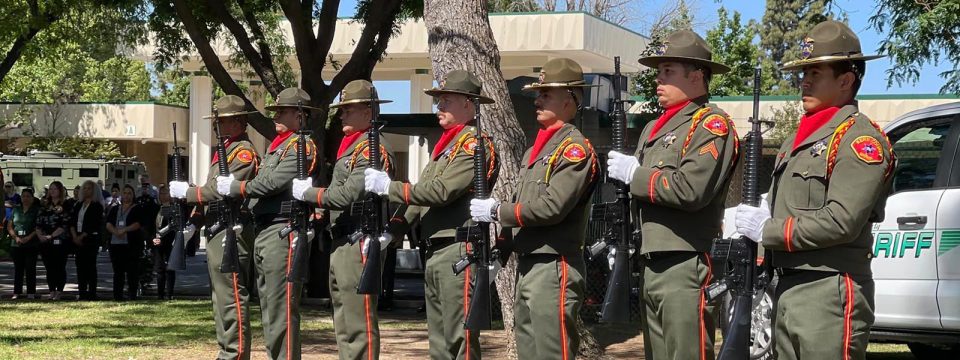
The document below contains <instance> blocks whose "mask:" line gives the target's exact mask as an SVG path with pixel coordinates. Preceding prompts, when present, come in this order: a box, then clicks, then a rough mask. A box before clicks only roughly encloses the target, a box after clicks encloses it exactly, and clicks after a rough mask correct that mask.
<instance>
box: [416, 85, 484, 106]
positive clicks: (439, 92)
mask: <svg viewBox="0 0 960 360" xmlns="http://www.w3.org/2000/svg"><path fill="white" fill-rule="evenodd" d="M423 93H424V94H427V95H430V96H433V97H437V96H440V95H443V94H454V95H463V96H466V97H467V98H469V99H479V100H480V103H481V104H493V103H495V102H496V101H493V99H491V98H488V97H486V96H483V95H477V94H473V93H468V92H466V91H457V90H442V89H437V88H433V89H424V90H423Z"/></svg>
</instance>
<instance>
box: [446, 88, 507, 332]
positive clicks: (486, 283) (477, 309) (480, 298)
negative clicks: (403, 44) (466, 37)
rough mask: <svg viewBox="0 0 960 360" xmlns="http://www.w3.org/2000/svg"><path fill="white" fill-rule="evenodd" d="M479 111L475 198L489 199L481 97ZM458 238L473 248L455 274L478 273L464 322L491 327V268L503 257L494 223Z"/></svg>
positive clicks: (471, 229) (471, 327) (476, 118)
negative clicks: (495, 245) (492, 237)
mask: <svg viewBox="0 0 960 360" xmlns="http://www.w3.org/2000/svg"><path fill="white" fill-rule="evenodd" d="M473 107H474V109H475V114H474V115H473V122H474V126H476V128H477V134H476V139H477V143H476V148H475V149H476V150H474V152H473V190H474V194H475V195H474V197H475V198H477V199H487V198H489V197H490V190H489V189H488V187H487V170H488V169H487V147H486V144H485V143H486V141H485V139H484V138H483V133H482V132H481V130H480V99H476V98H475V99H473ZM456 240H457V241H465V242H467V243H469V244H471V245H472V247H473V249H472V250H471V251H470V252H468V253H467V254H466V255H464V256H463V257H461V258H460V260H459V261H457V262H456V263H454V264H453V273H454V274H457V275H459V274H460V273H461V272H463V271H464V270H466V269H467V267H469V266H470V265H471V264H476V266H474V267H473V269H474V274H473V279H471V281H472V282H473V284H472V286H471V287H472V288H473V295H471V296H470V308H469V309H468V311H467V320H466V321H465V322H464V323H463V328H464V329H467V330H471V331H478V330H490V329H491V324H490V317H491V314H490V306H491V305H490V304H491V298H490V296H491V295H492V292H491V291H490V271H491V270H493V269H494V261H495V260H496V259H497V258H498V257H499V251H500V250H499V249H496V248H492V244H491V242H490V223H485V222H478V223H476V224H473V225H471V226H465V227H459V228H457V234H456Z"/></svg>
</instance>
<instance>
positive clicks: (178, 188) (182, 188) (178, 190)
mask: <svg viewBox="0 0 960 360" xmlns="http://www.w3.org/2000/svg"><path fill="white" fill-rule="evenodd" d="M169 188H170V196H171V197H173V198H175V199H186V198H187V189H189V188H190V184H188V183H187V182H186V181H171V182H170V184H169Z"/></svg>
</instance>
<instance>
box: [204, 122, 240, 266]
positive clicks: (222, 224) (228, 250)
mask: <svg viewBox="0 0 960 360" xmlns="http://www.w3.org/2000/svg"><path fill="white" fill-rule="evenodd" d="M213 122H214V130H215V131H216V132H217V169H218V170H219V171H220V176H230V168H229V166H230V164H229V163H228V162H227V138H226V137H225V136H223V133H222V132H220V114H219V112H218V111H217V109H216V108H214V109H213ZM235 206H236V200H235V199H234V198H233V197H230V196H224V197H222V198H221V199H220V200H219V201H217V204H216V205H215V206H211V209H216V211H217V223H216V224H214V225H213V226H211V229H210V231H209V232H208V234H209V235H211V236H212V235H214V234H216V233H218V232H219V231H220V230H221V229H224V230H225V231H226V234H225V236H224V238H223V255H222V256H223V257H222V258H221V259H220V272H221V273H225V274H226V273H235V272H239V271H240V249H239V248H238V246H239V245H238V244H237V233H239V232H240V231H241V230H242V225H240V222H238V221H237V217H236V216H235V214H234V212H233V210H234V207H235Z"/></svg>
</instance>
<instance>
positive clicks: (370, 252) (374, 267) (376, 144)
mask: <svg viewBox="0 0 960 360" xmlns="http://www.w3.org/2000/svg"><path fill="white" fill-rule="evenodd" d="M370 97H371V101H370V114H371V119H370V130H369V131H368V132H367V147H368V149H369V152H370V162H369V163H368V165H367V166H368V167H369V168H372V169H376V170H383V162H382V161H381V160H382V158H381V154H380V128H382V127H383V125H384V123H383V121H382V120H380V103H379V101H378V100H379V99H380V97H379V95H378V94H377V89H376V88H374V87H371V88H370ZM365 202H366V206H365V210H366V211H365V213H366V214H363V215H364V216H363V217H362V221H363V225H362V231H363V233H364V234H365V235H366V236H365V238H364V239H362V240H361V241H369V242H370V244H369V246H367V255H366V257H365V258H364V261H363V270H362V271H361V272H360V282H359V283H357V294H366V295H379V294H380V285H381V281H380V275H381V269H380V258H381V256H380V252H381V251H380V240H379V237H380V236H382V235H384V224H383V220H384V218H385V216H383V214H384V209H383V205H384V203H383V199H382V198H381V197H380V195H379V194H374V193H368V194H367V199H366V200H365ZM362 245H365V244H361V246H362Z"/></svg>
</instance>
